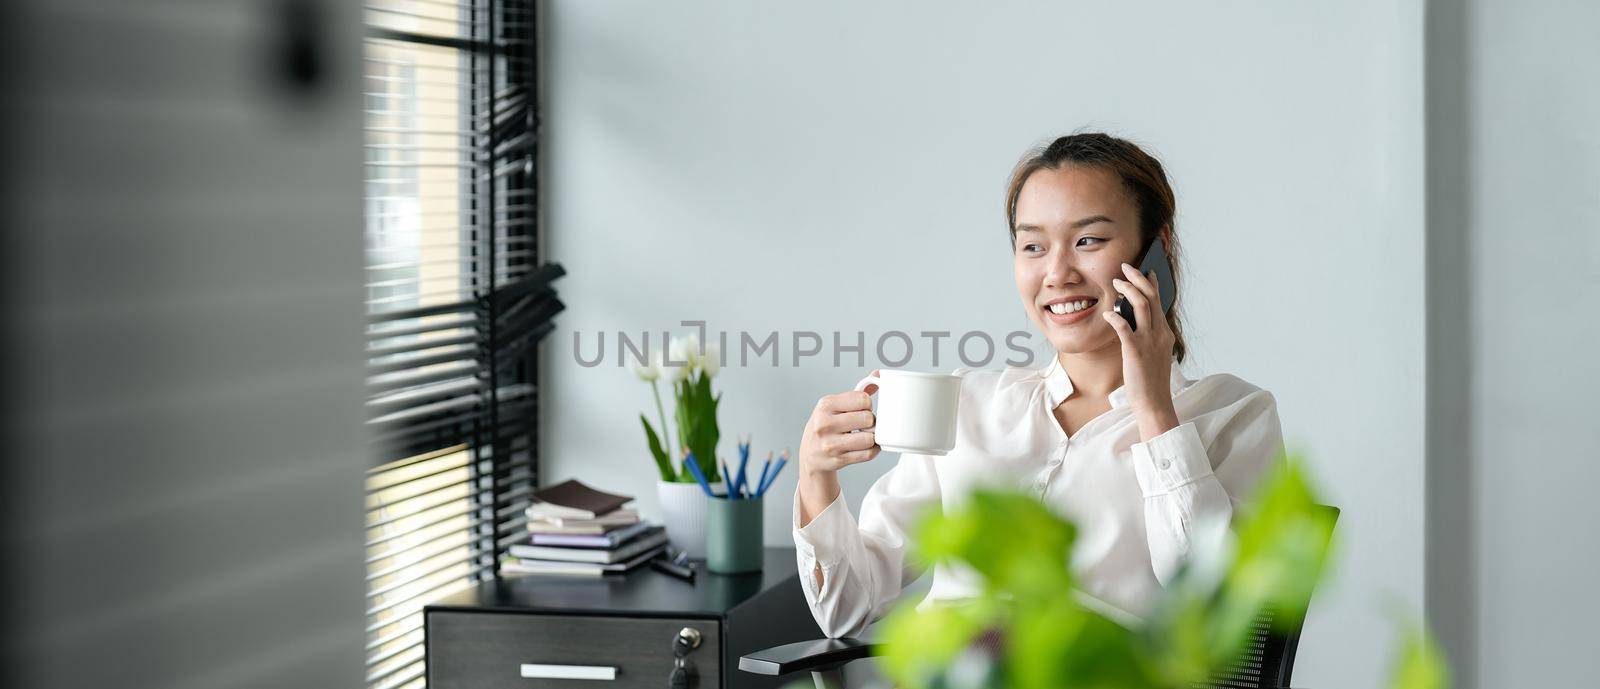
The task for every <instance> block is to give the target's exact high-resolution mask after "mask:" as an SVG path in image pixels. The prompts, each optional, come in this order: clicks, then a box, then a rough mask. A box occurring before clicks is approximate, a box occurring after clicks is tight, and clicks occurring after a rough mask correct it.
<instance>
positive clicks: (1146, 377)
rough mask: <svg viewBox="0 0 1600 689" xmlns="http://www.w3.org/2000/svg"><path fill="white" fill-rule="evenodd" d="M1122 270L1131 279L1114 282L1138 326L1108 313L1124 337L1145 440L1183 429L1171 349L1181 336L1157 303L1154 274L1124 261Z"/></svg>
mask: <svg viewBox="0 0 1600 689" xmlns="http://www.w3.org/2000/svg"><path fill="white" fill-rule="evenodd" d="M1122 272H1123V274H1124V275H1126V276H1127V279H1126V280H1120V279H1112V281H1111V286H1112V287H1113V288H1115V289H1116V290H1117V291H1118V292H1121V293H1122V295H1123V296H1124V297H1126V298H1127V299H1128V304H1129V305H1130V306H1132V307H1133V314H1134V321H1135V322H1137V323H1138V324H1139V329H1138V330H1134V329H1133V328H1130V327H1128V322H1127V321H1126V320H1123V318H1122V316H1120V315H1118V314H1117V312H1116V311H1115V310H1110V311H1105V312H1103V315H1104V317H1105V319H1106V322H1108V323H1110V324H1111V329H1112V330H1115V331H1117V338H1118V339H1120V340H1122V385H1123V388H1124V389H1125V390H1126V391H1127V394H1128V405H1129V406H1131V407H1132V408H1133V411H1134V415H1135V417H1137V418H1138V421H1139V435H1140V436H1141V437H1142V441H1144V442H1149V441H1150V439H1151V438H1154V437H1156V436H1158V435H1161V434H1162V433H1165V432H1167V431H1169V430H1172V429H1173V428H1177V427H1178V415H1177V412H1176V411H1175V410H1174V409H1173V405H1172V387H1171V382H1170V379H1171V376H1172V347H1173V344H1174V343H1175V342H1176V341H1177V338H1176V337H1175V336H1174V335H1173V334H1172V327H1171V326H1169V325H1167V318H1166V314H1165V313H1162V312H1161V311H1160V309H1159V308H1157V306H1156V305H1157V304H1159V303H1160V302H1161V298H1160V292H1159V291H1158V290H1157V288H1156V285H1155V281H1154V273H1152V274H1150V275H1143V274H1141V273H1139V271H1138V270H1137V269H1135V268H1134V267H1133V266H1132V265H1129V264H1127V263H1124V264H1122Z"/></svg>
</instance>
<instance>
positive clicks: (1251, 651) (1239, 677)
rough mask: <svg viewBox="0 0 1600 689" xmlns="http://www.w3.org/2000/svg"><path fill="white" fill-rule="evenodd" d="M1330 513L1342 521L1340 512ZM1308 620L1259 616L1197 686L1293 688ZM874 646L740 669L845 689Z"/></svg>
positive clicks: (806, 651) (815, 650)
mask: <svg viewBox="0 0 1600 689" xmlns="http://www.w3.org/2000/svg"><path fill="white" fill-rule="evenodd" d="M1321 507H1322V508H1323V509H1326V510H1330V511H1331V512H1332V514H1333V521H1334V522H1337V521H1338V520H1339V508H1337V507H1333V506H1329V505H1322V506H1321ZM1304 621H1305V620H1304V618H1301V620H1300V622H1298V623H1296V624H1294V625H1293V628H1292V629H1289V630H1287V631H1286V632H1283V633H1273V631H1272V622H1273V619H1272V614H1271V613H1262V614H1261V615H1258V616H1257V617H1256V621H1255V632H1254V633H1253V634H1252V635H1251V639H1250V643H1249V644H1248V646H1247V647H1246V648H1245V650H1244V652H1243V653H1242V654H1241V655H1240V658H1239V660H1238V661H1237V662H1236V663H1234V665H1233V666H1231V667H1229V668H1228V669H1227V670H1225V671H1224V672H1223V673H1222V674H1221V675H1219V676H1218V677H1216V678H1214V679H1213V680H1212V681H1211V682H1209V683H1206V684H1202V685H1199V686H1201V687H1208V688H1211V689H1283V688H1284V687H1288V686H1289V676H1290V673H1291V672H1292V671H1293V670H1294V654H1295V650H1296V649H1297V648H1299V646H1300V630H1301V628H1302V626H1303V625H1304ZM877 651H878V647H877V645H876V644H871V643H867V642H865V641H860V640H857V639H817V640H815V641H801V642H797V643H792V644H784V645H782V646H774V647H772V648H767V649H763V650H760V651H756V652H754V653H751V654H749V655H745V656H741V657H740V658H739V670H740V671H742V672H750V673H754V674H758V675H772V676H780V677H781V676H783V675H787V674H790V673H794V672H810V673H811V679H812V681H813V682H815V683H816V685H817V689H844V666H845V665H846V664H848V663H849V662H850V661H853V660H860V659H862V658H867V657H870V656H874V655H877Z"/></svg>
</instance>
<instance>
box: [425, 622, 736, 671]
mask: <svg viewBox="0 0 1600 689" xmlns="http://www.w3.org/2000/svg"><path fill="white" fill-rule="evenodd" d="M426 624H427V638H428V641H427V648H428V687H429V689H502V688H505V689H557V688H562V689H665V688H666V686H667V676H668V675H669V674H670V673H671V672H672V640H673V638H674V637H676V636H677V635H678V631H679V630H681V629H683V628H684V627H693V628H694V629H696V630H699V632H700V639H701V640H700V647H699V648H697V649H695V650H694V652H693V653H690V654H689V657H688V660H689V665H690V666H691V667H692V668H693V670H694V673H695V681H694V682H693V684H691V685H690V686H691V687H692V688H693V689H718V687H720V686H721V660H722V644H721V639H720V638H719V636H718V631H719V627H718V624H717V621H716V620H672V619H654V618H635V617H585V616H563V615H532V614H515V613H496V612H452V611H430V612H428V614H427V622H426ZM525 675H534V677H527V676H525ZM562 676H565V677H562ZM585 676H587V677H599V678H595V679H580V678H579V677H585ZM606 676H611V677H612V678H611V679H604V677H606Z"/></svg>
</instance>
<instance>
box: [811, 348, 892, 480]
mask: <svg viewBox="0 0 1600 689" xmlns="http://www.w3.org/2000/svg"><path fill="white" fill-rule="evenodd" d="M874 373H876V371H874ZM877 391H878V386H877V385H875V384H874V385H868V386H867V387H866V389H865V390H849V391H846V392H839V393H834V394H832V395H827V396H825V397H823V398H822V399H820V400H817V406H816V407H815V408H813V409H812V410H811V419H810V420H809V421H807V422H806V430H805V435H804V436H802V437H801V438H800V470H801V471H803V472H808V473H813V474H815V473H833V472H837V471H838V470H840V469H843V468H845V467H847V466H850V465H851V464H860V463H861V462H866V461H869V460H871V459H872V458H874V457H877V456H878V452H879V451H881V450H882V448H880V447H878V442H877V437H876V435H875V434H874V433H873V432H872V429H873V425H874V424H875V423H876V422H877V421H876V419H875V418H874V417H873V415H872V393H874V392H877Z"/></svg>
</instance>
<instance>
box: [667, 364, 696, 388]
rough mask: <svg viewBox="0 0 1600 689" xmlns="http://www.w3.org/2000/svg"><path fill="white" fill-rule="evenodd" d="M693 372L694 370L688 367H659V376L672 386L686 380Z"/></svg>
mask: <svg viewBox="0 0 1600 689" xmlns="http://www.w3.org/2000/svg"><path fill="white" fill-rule="evenodd" d="M693 371H694V368H693V367H690V366H668V365H666V364H663V365H662V366H661V375H662V376H664V377H665V378H666V380H668V381H670V382H672V383H674V384H676V383H680V382H682V381H683V380H684V379H685V378H688V377H689V374H690V373H692V372H693Z"/></svg>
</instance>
